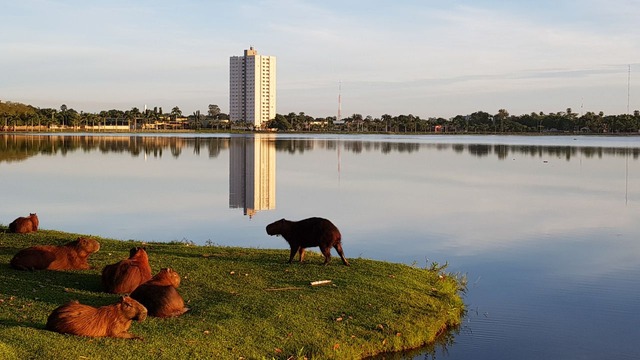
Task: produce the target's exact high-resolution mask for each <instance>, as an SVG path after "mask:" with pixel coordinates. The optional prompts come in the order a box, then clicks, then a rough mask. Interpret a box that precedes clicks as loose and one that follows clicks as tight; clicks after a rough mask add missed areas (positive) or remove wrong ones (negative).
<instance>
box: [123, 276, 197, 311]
mask: <svg viewBox="0 0 640 360" xmlns="http://www.w3.org/2000/svg"><path fill="white" fill-rule="evenodd" d="M178 286H180V275H178V273H177V272H175V271H173V270H171V269H170V268H164V269H162V270H160V272H159V273H157V274H156V275H155V276H154V277H153V278H151V280H149V281H147V282H146V283H144V284H142V285H140V286H138V287H137V288H136V289H135V290H134V291H133V292H132V293H131V297H132V298H134V299H136V300H138V301H139V302H140V303H141V304H142V305H144V306H145V307H146V308H147V311H148V312H149V316H156V317H172V316H180V315H182V314H184V313H185V312H187V311H189V308H187V307H185V306H184V300H183V299H182V296H180V294H178V290H176V288H177V287H178Z"/></svg>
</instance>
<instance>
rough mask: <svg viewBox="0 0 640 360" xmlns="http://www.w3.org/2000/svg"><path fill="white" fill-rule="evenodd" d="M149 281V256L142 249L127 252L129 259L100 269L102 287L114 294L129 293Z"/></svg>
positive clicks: (136, 248)
mask: <svg viewBox="0 0 640 360" xmlns="http://www.w3.org/2000/svg"><path fill="white" fill-rule="evenodd" d="M149 279H151V266H149V256H147V252H146V250H145V249H144V248H142V247H135V248H132V249H131V250H130V251H129V258H128V259H126V260H121V261H119V262H117V263H115V264H111V265H107V266H105V267H104V269H102V287H103V288H104V290H105V291H106V292H109V293H114V294H128V293H131V292H132V291H133V290H135V288H137V287H138V285H140V284H142V283H144V282H145V281H148V280H149Z"/></svg>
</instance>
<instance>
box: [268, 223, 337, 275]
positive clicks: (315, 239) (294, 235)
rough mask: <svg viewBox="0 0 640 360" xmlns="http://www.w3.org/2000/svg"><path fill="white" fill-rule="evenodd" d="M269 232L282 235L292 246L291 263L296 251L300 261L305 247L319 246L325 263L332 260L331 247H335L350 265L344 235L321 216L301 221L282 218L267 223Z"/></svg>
mask: <svg viewBox="0 0 640 360" xmlns="http://www.w3.org/2000/svg"><path fill="white" fill-rule="evenodd" d="M267 234H269V235H282V237H284V239H285V240H287V242H288V243H289V246H290V247H291V254H290V256H289V264H291V262H292V261H293V257H294V256H295V255H296V252H297V253H299V254H300V262H302V261H303V259H304V249H305V248H308V247H313V246H319V247H320V251H321V252H322V255H324V264H325V265H326V264H327V263H329V261H330V260H331V248H332V247H333V248H335V249H336V251H337V252H338V255H340V258H341V259H342V262H343V263H344V264H345V265H347V266H349V262H348V261H347V259H346V258H345V257H344V252H343V251H342V244H341V240H342V235H340V231H339V230H338V228H337V227H336V226H335V225H333V224H332V223H331V221H329V220H327V219H323V218H319V217H312V218H308V219H304V220H300V221H289V220H285V219H280V220H278V221H276V222H274V223H271V224H269V225H267Z"/></svg>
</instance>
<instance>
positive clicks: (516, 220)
mask: <svg viewBox="0 0 640 360" xmlns="http://www.w3.org/2000/svg"><path fill="white" fill-rule="evenodd" d="M0 188H1V189H2V196H1V197H0V199H1V203H2V206H1V207H0V223H1V224H3V225H5V226H6V225H8V224H9V223H10V222H11V221H12V220H13V219H15V218H16V217H18V216H26V215H28V214H29V213H30V212H37V213H38V216H39V218H40V226H41V227H42V228H45V229H56V230H61V231H68V232H77V233H82V234H90V235H97V236H103V237H111V238H116V239H122V240H128V239H136V240H144V241H160V242H168V241H182V242H189V243H195V244H199V245H205V244H216V245H225V246H241V247H255V248H278V249H288V245H287V243H286V242H285V241H284V240H283V239H282V238H280V237H270V236H268V235H267V234H266V232H265V226H266V225H267V224H269V223H271V222H273V221H275V220H278V219H281V218H286V219H289V220H299V219H303V218H306V217H311V216H321V217H326V218H329V219H331V220H332V221H333V222H334V223H335V224H336V225H337V226H338V227H339V228H340V230H341V232H342V235H343V247H344V251H345V254H346V256H347V258H358V257H362V258H369V259H376V260H384V261H391V262H400V263H405V264H409V265H414V266H418V267H426V266H428V265H430V264H431V263H432V262H437V263H439V264H445V263H448V264H449V267H448V268H447V270H448V271H450V272H455V273H460V274H463V275H465V276H466V277H467V279H468V289H467V291H466V294H465V296H464V299H465V303H466V304H467V307H468V313H467V315H466V317H465V319H464V321H463V324H462V326H461V327H460V328H459V329H457V331H454V332H453V333H450V334H449V336H448V338H447V341H445V342H444V343H443V344H440V345H438V346H436V348H435V349H422V350H419V351H417V352H411V353H407V354H404V355H398V356H397V357H402V358H418V359H423V358H438V359H443V358H444V359H603V358H605V359H638V358H640V346H639V345H638V343H637V341H638V339H640V330H639V329H638V324H637V320H636V319H637V316H638V314H640V286H639V280H638V279H640V137H638V136H628V137H622V136H620V137H613V136H611V137H595V136H448V135H447V136H444V135H442V136H392V135H361V136H355V135H354V136H352V135H275V134H273V135H270V134H255V135H248V136H243V135H229V134H217V135H211V134H207V135H201V134H179V135H176V134H160V135H158V134H126V135H119V134H97V135H96V134H54V135H42V134H34V135H29V134H21V135H14V134H0ZM332 255H333V262H334V264H335V265H336V266H338V265H340V259H339V257H338V256H337V254H336V253H335V252H333V253H332ZM285 260H286V259H284V258H283V261H285ZM392 357H393V356H388V357H387V358H392Z"/></svg>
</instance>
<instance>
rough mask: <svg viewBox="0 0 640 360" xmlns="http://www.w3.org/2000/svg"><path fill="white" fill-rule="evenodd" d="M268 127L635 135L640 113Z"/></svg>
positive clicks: (299, 118) (303, 118)
mask: <svg viewBox="0 0 640 360" xmlns="http://www.w3.org/2000/svg"><path fill="white" fill-rule="evenodd" d="M267 126H268V127H269V128H275V129H278V130H282V131H322V130H327V129H328V130H342V131H349V132H393V133H431V132H441V133H479V134H488V133H542V132H544V133H549V132H563V133H579V132H583V133H634V132H638V131H640V111H638V110H636V111H634V113H633V115H631V114H622V115H605V114H604V113H603V112H599V113H597V114H596V113H594V112H586V113H584V114H582V115H579V114H577V113H575V112H573V111H572V110H571V108H568V109H567V110H566V111H564V112H562V111H561V112H557V113H553V112H552V113H548V114H545V113H543V112H539V113H531V114H524V115H510V114H509V112H508V111H507V110H505V109H500V110H499V111H498V112H497V113H496V114H490V113H487V112H484V111H477V112H474V113H473V114H470V115H457V116H455V117H452V118H450V119H445V118H442V117H438V118H436V117H430V118H428V119H422V118H420V117H419V116H415V115H411V114H409V115H397V116H392V115H389V114H384V115H382V116H380V117H378V118H374V117H372V116H370V115H369V116H366V117H364V116H362V115H361V114H353V115H351V116H350V117H347V118H343V119H341V120H340V121H336V118H335V117H327V118H313V117H311V116H308V115H305V113H302V112H301V113H299V114H295V113H289V114H287V115H281V114H276V117H275V119H273V120H271V121H270V122H269V123H268V124H267Z"/></svg>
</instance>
